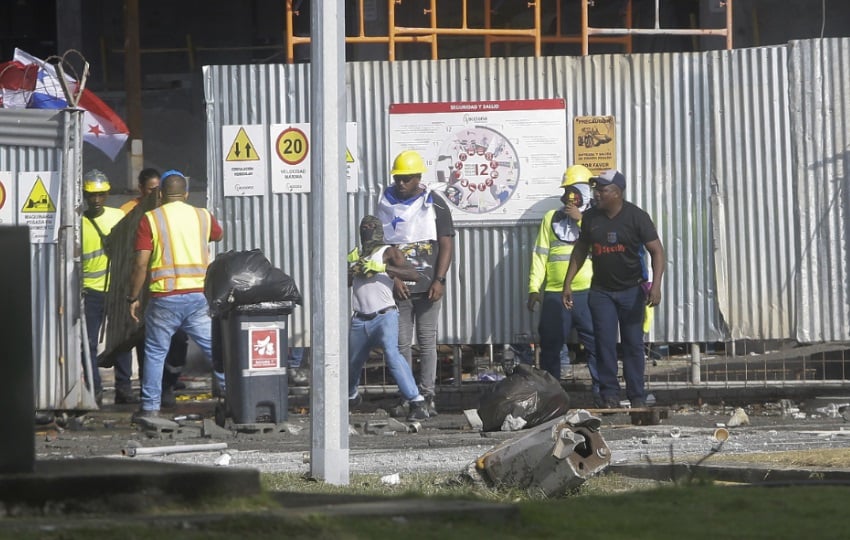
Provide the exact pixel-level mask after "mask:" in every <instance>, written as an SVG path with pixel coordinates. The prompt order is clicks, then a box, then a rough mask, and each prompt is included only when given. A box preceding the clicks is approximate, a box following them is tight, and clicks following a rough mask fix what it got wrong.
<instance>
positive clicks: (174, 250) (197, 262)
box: [145, 202, 212, 293]
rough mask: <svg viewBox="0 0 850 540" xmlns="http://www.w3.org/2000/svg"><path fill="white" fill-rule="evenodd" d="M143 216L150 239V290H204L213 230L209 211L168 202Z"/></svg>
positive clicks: (158, 291) (157, 291) (159, 291)
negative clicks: (148, 227)
mask: <svg viewBox="0 0 850 540" xmlns="http://www.w3.org/2000/svg"><path fill="white" fill-rule="evenodd" d="M145 217H146V218H147V219H148V222H149V223H150V225H151V234H152V236H153V253H152V254H151V265H150V272H151V281H150V286H149V289H150V291H151V292H154V293H162V292H172V291H185V290H193V289H203V288H204V277H205V275H206V271H207V266H208V265H209V250H208V248H207V243H208V242H209V238H210V230H211V228H212V218H211V216H210V214H209V212H207V211H206V210H205V209H203V208H195V207H193V206H190V205H188V204H186V203H183V202H171V203H168V204H164V205H162V206H160V207H159V208H157V209H155V210H151V211H150V212H148V213H146V214H145Z"/></svg>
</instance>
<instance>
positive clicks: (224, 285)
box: [204, 249, 302, 316]
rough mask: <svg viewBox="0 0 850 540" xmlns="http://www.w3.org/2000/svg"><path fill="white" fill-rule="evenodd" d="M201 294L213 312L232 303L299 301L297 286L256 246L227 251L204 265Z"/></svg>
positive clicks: (224, 309) (219, 310) (216, 313)
mask: <svg viewBox="0 0 850 540" xmlns="http://www.w3.org/2000/svg"><path fill="white" fill-rule="evenodd" d="M204 295H205V296H206V298H207V303H208V304H209V306H210V313H211V314H212V315H213V316H217V315H222V314H224V313H226V312H227V311H229V310H230V309H231V308H233V307H234V306H243V305H247V304H258V303H260V302H280V301H289V302H294V303H296V304H301V301H302V298H301V293H300V292H299V290H298V286H297V285H296V284H295V282H294V281H293V280H292V278H291V277H289V276H288V275H287V274H286V273H284V272H283V271H282V270H280V269H279V268H275V267H274V266H272V263H271V262H269V260H268V259H267V258H266V256H265V255H263V252H262V251H260V250H259V249H252V250H250V251H233V250H231V251H228V252H226V253H222V254H221V255H219V256H217V257H216V258H215V260H214V261H213V262H212V263H211V264H210V265H209V267H208V268H207V275H206V280H205V282H204Z"/></svg>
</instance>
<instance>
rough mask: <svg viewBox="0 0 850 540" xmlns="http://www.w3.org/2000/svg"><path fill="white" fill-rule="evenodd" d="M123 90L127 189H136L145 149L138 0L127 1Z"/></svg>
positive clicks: (125, 5) (125, 0)
mask: <svg viewBox="0 0 850 540" xmlns="http://www.w3.org/2000/svg"><path fill="white" fill-rule="evenodd" d="M124 89H125V92H126V93H127V128H128V129H129V130H130V160H129V162H128V163H129V169H130V170H129V171H128V173H129V174H128V176H127V188H128V189H134V188H135V187H136V178H137V177H138V175H139V172H141V170H142V168H143V167H144V161H145V156H144V151H143V148H142V60H141V53H140V51H139V0H124Z"/></svg>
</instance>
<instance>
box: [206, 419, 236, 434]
mask: <svg viewBox="0 0 850 540" xmlns="http://www.w3.org/2000/svg"><path fill="white" fill-rule="evenodd" d="M201 436H202V437H213V438H217V439H221V438H226V437H233V432H232V431H230V430H229V429H224V428H223V427H221V426H219V425H218V424H216V423H215V420H213V419H212V418H204V424H203V426H202V427H201Z"/></svg>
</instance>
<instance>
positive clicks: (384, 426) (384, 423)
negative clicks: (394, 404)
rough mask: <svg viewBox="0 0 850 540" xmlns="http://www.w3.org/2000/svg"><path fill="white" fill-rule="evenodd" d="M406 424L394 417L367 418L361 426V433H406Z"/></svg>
mask: <svg viewBox="0 0 850 540" xmlns="http://www.w3.org/2000/svg"><path fill="white" fill-rule="evenodd" d="M407 432H408V427H407V424H403V423H401V422H399V421H398V420H396V419H395V418H386V419H380V420H369V421H367V422H366V423H365V424H364V426H363V433H365V434H367V435H390V436H392V435H395V434H396V433H407Z"/></svg>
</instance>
